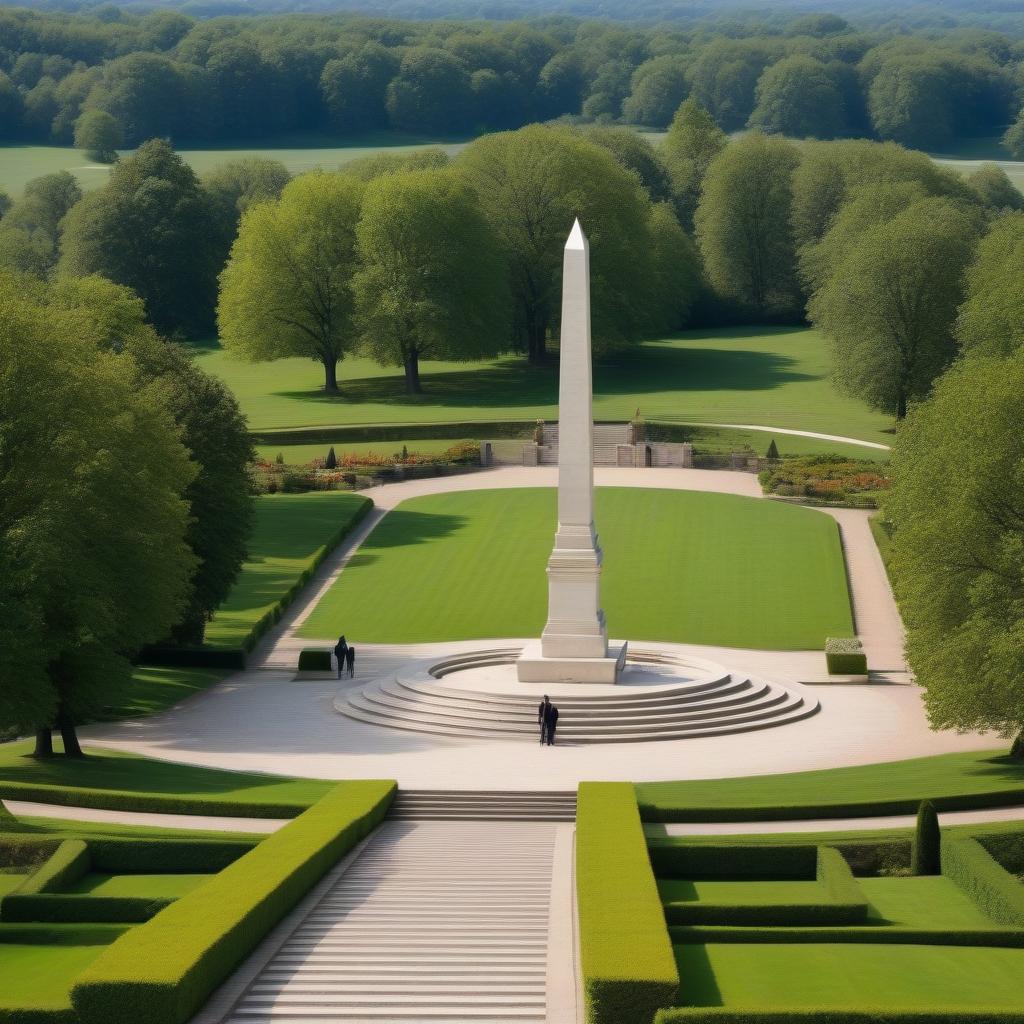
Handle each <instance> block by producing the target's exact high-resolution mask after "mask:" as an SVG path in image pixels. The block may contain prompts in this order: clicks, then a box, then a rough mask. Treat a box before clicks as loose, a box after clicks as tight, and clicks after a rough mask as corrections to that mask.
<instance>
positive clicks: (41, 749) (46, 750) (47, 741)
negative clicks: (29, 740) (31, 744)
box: [32, 729, 53, 759]
mask: <svg viewBox="0 0 1024 1024" xmlns="http://www.w3.org/2000/svg"><path fill="white" fill-rule="evenodd" d="M32 756H33V757H38V758H40V759H45V758H47V757H53V733H52V732H51V731H50V730H49V729H37V730H36V749H35V750H33V751H32Z"/></svg>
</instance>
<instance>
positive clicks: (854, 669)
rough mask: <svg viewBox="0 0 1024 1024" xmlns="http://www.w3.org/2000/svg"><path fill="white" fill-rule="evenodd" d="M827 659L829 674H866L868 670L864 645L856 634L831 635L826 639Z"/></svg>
mask: <svg viewBox="0 0 1024 1024" xmlns="http://www.w3.org/2000/svg"><path fill="white" fill-rule="evenodd" d="M825 661H826V663H827V664H828V671H829V675H833V676H864V675H867V672H868V659H867V655H866V654H865V653H864V645H863V644H862V643H861V642H860V640H858V639H857V638H856V637H855V636H851V637H836V636H830V637H829V638H828V639H827V640H826V641H825Z"/></svg>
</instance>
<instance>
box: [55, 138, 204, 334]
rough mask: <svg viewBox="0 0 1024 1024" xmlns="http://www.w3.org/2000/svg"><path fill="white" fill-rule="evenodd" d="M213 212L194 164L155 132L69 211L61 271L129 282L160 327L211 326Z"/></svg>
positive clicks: (192, 330)
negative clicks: (104, 183)
mask: <svg viewBox="0 0 1024 1024" xmlns="http://www.w3.org/2000/svg"><path fill="white" fill-rule="evenodd" d="M211 218H212V208H211V204H210V201H209V199H208V197H207V196H206V194H205V193H204V192H203V190H202V189H201V188H200V185H199V181H198V179H197V178H196V176H195V173H194V172H193V171H192V168H191V167H189V166H188V164H186V163H185V162H184V161H183V160H182V159H181V158H180V157H179V156H178V155H177V154H176V153H175V152H174V151H173V150H172V149H171V147H170V145H169V144H168V143H167V142H164V141H163V140H162V139H152V140H150V141H149V142H147V143H145V144H144V145H142V146H140V147H139V149H138V150H137V151H136V152H135V153H133V154H132V155H131V156H127V157H125V158H124V159H123V160H119V161H118V162H117V163H116V164H115V165H114V168H113V170H112V171H111V173H110V181H109V183H108V184H107V185H105V186H103V188H99V189H96V191H94V192H90V193H89V194H88V195H86V196H85V198H84V199H82V201H81V202H80V203H78V204H77V205H76V206H75V207H74V208H73V209H72V210H71V212H70V213H69V214H68V216H67V219H66V220H65V222H64V236H63V241H62V255H61V260H60V265H59V270H60V271H62V272H64V273H69V274H73V275H76V276H87V275H89V274H101V275H102V276H103V277H106V278H109V279H110V280H111V281H114V282H116V283H117V284H123V285H127V286H128V287H129V288H131V289H132V290H133V291H134V292H136V293H137V294H138V295H139V296H140V297H141V298H142V300H143V301H144V302H145V303H146V312H147V314H148V315H149V319H150V321H151V322H152V323H153V325H154V326H155V327H156V328H157V330H158V331H160V332H161V333H163V334H175V333H184V334H186V335H197V334H201V333H203V332H207V331H209V330H210V328H211V327H212V321H213V307H214V298H215V292H216V275H217V270H218V267H217V254H216V246H215V245H214V244H213V239H212V237H211V230H210V228H211Z"/></svg>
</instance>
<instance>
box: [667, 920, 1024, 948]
mask: <svg viewBox="0 0 1024 1024" xmlns="http://www.w3.org/2000/svg"><path fill="white" fill-rule="evenodd" d="M669 935H671V937H672V942H673V943H674V944H675V945H677V946H678V945H704V944H705V943H709V942H740V943H742V942H746V943H757V944H760V943H767V942H774V943H793V944H798V943H808V942H809V943H819V942H841V943H847V942H866V943H869V944H871V945H877V944H893V945H897V946H899V945H915V946H1003V947H1007V948H1010V949H1024V929H1022V928H965V929H961V930H959V931H954V930H950V929H948V928H943V929H941V930H936V931H929V930H928V929H925V928H900V927H893V926H891V925H886V926H884V927H881V928H878V927H871V926H870V925H864V924H860V925H847V926H840V927H824V928H799V927H798V928H771V927H765V926H763V925H762V926H760V927H757V928H743V927H730V926H729V925H691V926H684V925H672V926H671V927H670V928H669Z"/></svg>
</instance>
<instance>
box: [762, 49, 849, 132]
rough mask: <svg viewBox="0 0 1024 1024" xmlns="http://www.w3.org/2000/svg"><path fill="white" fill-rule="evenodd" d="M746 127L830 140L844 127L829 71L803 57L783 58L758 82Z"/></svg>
mask: <svg viewBox="0 0 1024 1024" xmlns="http://www.w3.org/2000/svg"><path fill="white" fill-rule="evenodd" d="M756 100H757V105H756V106H755V107H754V111H753V113H752V114H751V115H750V127H751V128H760V129H762V130H763V131H766V132H777V133H779V134H781V135H793V136H796V137H798V138H807V137H812V138H817V139H830V138H832V137H833V136H835V135H839V134H840V133H841V132H842V131H843V128H844V126H845V123H846V113H845V110H844V108H843V97H842V93H841V92H840V90H839V86H838V84H837V82H836V80H835V78H834V76H833V75H832V74H831V72H830V71H829V69H828V68H827V67H826V66H825V65H824V64H822V63H821V61H819V60H815V59H814V58H813V57H808V56H806V55H804V54H794V55H793V56H791V57H785V58H783V59H782V60H780V61H778V62H777V63H775V64H772V65H771V67H769V68H766V69H765V71H764V74H762V75H761V77H760V78H759V79H758V82H757V92H756Z"/></svg>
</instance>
